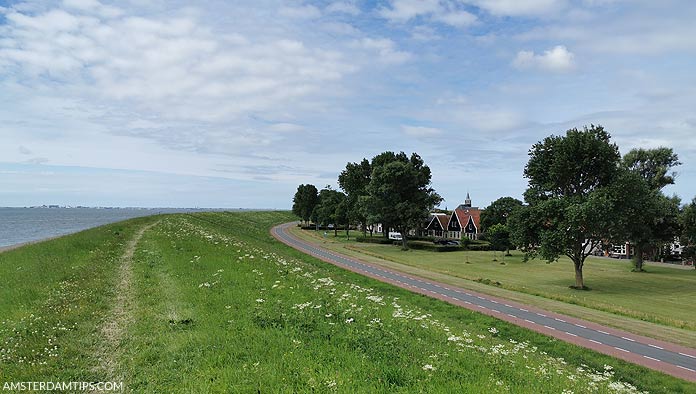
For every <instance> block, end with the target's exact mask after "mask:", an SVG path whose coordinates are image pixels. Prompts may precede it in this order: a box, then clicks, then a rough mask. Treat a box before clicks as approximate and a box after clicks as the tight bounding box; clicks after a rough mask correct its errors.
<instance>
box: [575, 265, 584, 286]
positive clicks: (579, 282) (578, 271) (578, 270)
mask: <svg viewBox="0 0 696 394" xmlns="http://www.w3.org/2000/svg"><path fill="white" fill-rule="evenodd" d="M574 264H575V288H576V289H578V290H582V289H584V288H585V281H584V280H583V279H582V263H580V264H578V263H574Z"/></svg>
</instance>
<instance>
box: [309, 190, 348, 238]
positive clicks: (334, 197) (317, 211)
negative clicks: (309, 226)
mask: <svg viewBox="0 0 696 394" xmlns="http://www.w3.org/2000/svg"><path fill="white" fill-rule="evenodd" d="M345 198H346V195H345V194H343V193H341V192H340V191H338V190H333V189H332V188H331V186H328V185H327V186H326V187H325V188H324V189H321V191H320V192H319V204H317V206H316V207H315V208H314V213H313V216H314V218H315V220H316V221H317V223H319V224H321V225H323V226H326V225H329V224H333V226H334V237H336V236H338V225H339V224H345V223H344V222H345V215H343V214H342V210H343V208H344V200H345Z"/></svg>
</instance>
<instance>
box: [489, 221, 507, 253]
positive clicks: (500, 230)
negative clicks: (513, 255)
mask: <svg viewBox="0 0 696 394" xmlns="http://www.w3.org/2000/svg"><path fill="white" fill-rule="evenodd" d="M486 236H487V237H488V241H489V242H490V243H491V248H492V249H493V250H499V251H505V254H506V255H508V256H509V255H510V248H511V247H512V242H511V241H510V230H509V229H508V226H507V225H505V224H502V223H496V224H494V225H493V226H491V227H490V228H489V229H488V231H487V232H486Z"/></svg>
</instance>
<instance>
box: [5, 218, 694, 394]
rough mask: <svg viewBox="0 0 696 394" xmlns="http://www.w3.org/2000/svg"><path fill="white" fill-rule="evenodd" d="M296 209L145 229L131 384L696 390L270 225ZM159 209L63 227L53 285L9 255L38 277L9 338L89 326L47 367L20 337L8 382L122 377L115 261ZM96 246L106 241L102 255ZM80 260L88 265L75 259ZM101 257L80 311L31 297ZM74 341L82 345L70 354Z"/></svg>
mask: <svg viewBox="0 0 696 394" xmlns="http://www.w3.org/2000/svg"><path fill="white" fill-rule="evenodd" d="M292 219H293V218H292V216H291V215H290V214H289V213H286V212H253V213H201V214H195V215H169V216H164V217H160V218H159V223H158V224H157V225H156V226H155V227H153V228H151V229H150V230H149V231H147V232H145V234H144V236H143V238H142V239H141V242H140V243H139V245H138V247H137V249H136V252H135V256H134V260H133V264H132V270H133V272H132V273H133V276H132V283H131V286H130V289H131V291H132V292H133V294H131V296H132V297H131V299H132V300H133V303H132V305H129V308H128V313H129V319H128V324H127V325H126V326H125V329H126V331H125V333H124V335H123V336H122V341H121V343H120V344H119V346H118V348H117V350H116V352H115V353H114V357H115V359H116V361H117V363H116V371H115V374H116V376H120V377H122V379H123V382H124V384H125V387H126V391H127V392H133V393H161V392H168V393H192V392H206V393H227V392H242V393H246V392H254V393H257V392H261V393H266V392H273V393H276V392H287V393H295V392H344V393H363V392H364V393H374V392H385V393H387V392H389V393H391V392H432V393H441V392H451V393H481V392H486V393H489V392H490V393H510V392H513V393H570V392H573V393H585V392H597V393H618V392H637V391H639V390H642V391H649V392H652V393H662V392H665V393H680V392H681V393H696V385H694V384H692V383H689V382H685V381H683V380H680V379H676V378H673V377H670V376H667V375H664V374H662V373H659V372H655V371H652V370H648V369H645V368H642V367H638V366H635V365H632V364H629V363H626V362H623V361H621V360H617V359H614V358H612V357H609V356H605V355H602V354H598V353H596V352H592V351H589V350H587V349H583V348H580V347H577V346H574V345H570V344H567V343H564V342H561V341H558V340H555V339H553V338H549V337H546V336H543V335H541V334H537V333H535V332H532V331H529V330H526V329H523V328H520V327H517V326H514V325H511V324H508V323H505V322H502V321H499V320H497V319H494V318H491V317H488V316H485V315H481V314H478V313H474V312H471V311H468V310H466V309H464V308H460V307H456V306H453V305H450V304H447V303H445V302H442V301H439V300H435V299H432V298H429V297H424V296H421V295H417V294H413V293H410V292H408V291H406V290H404V289H400V288H397V287H395V286H391V285H388V284H385V283H381V282H378V281H375V280H372V279H370V278H366V277H363V276H361V275H358V274H355V273H352V272H349V271H345V270H342V269H340V268H338V267H335V266H332V265H329V264H326V263H324V262H322V261H319V260H317V259H315V258H312V257H310V256H307V255H305V254H303V253H300V252H298V251H295V250H293V249H291V248H289V247H287V246H285V245H283V244H281V243H279V242H277V241H275V240H274V239H273V238H272V237H271V236H270V235H269V233H268V231H269V229H270V227H272V226H273V225H274V224H278V223H282V222H287V221H290V220H292ZM149 220H153V219H142V221H140V222H136V221H128V222H124V223H121V224H119V226H117V227H111V228H110V227H105V228H100V229H96V230H90V231H93V233H91V235H92V236H86V237H84V236H83V237H82V240H83V241H82V243H80V242H74V240H73V241H69V240H70V239H72V238H80V237H81V235H77V236H71V237H66V238H65V239H60V240H56V241H61V242H69V245H72V246H66V247H65V248H64V250H63V251H62V252H61V253H59V257H57V258H55V259H53V260H52V262H53V264H52V265H51V269H50V270H46V269H45V264H41V263H37V264H36V268H37V269H36V272H38V271H40V268H41V267H44V270H45V271H55V273H50V274H46V275H50V278H49V277H46V278H44V281H43V282H42V283H41V285H40V286H39V285H38V284H37V283H36V282H30V281H27V277H26V276H24V273H21V272H20V271H18V270H17V268H18V267H24V266H26V262H27V260H26V259H25V260H21V259H18V258H17V257H16V255H2V256H0V258H2V260H0V262H1V264H0V270H2V271H0V272H1V273H3V274H5V275H4V276H3V277H4V278H10V279H9V281H6V282H5V283H10V284H11V286H13V287H16V288H17V289H20V288H22V287H24V288H26V290H25V293H26V294H25V296H23V297H24V303H17V301H16V300H15V301H7V302H5V301H3V303H2V304H0V305H2V308H3V309H2V310H0V311H2V312H4V313H7V314H8V315H10V316H12V318H7V319H5V320H4V321H3V322H2V331H0V332H1V333H2V334H1V335H0V344H1V343H5V342H6V341H7V340H8V338H16V337H24V336H26V335H29V332H31V329H29V330H27V331H21V330H17V329H18V328H20V326H21V324H20V319H21V318H22V317H25V316H28V315H29V314H30V312H32V311H34V312H41V314H42V316H43V317H42V319H44V320H51V321H59V320H61V321H62V320H63V319H64V316H65V314H66V313H67V314H68V316H72V318H73V319H77V320H75V321H74V323H77V325H76V328H74V329H73V328H69V329H68V330H66V331H60V332H61V334H60V336H58V337H56V339H55V340H54V341H53V342H52V343H56V346H57V347H58V349H57V350H56V356H52V355H37V356H35V357H34V358H33V359H32V361H33V362H34V363H38V364H40V367H37V368H38V369H34V370H25V369H23V368H24V366H25V365H24V363H23V362H20V361H19V360H18V359H17V358H16V357H15V355H18V354H20V353H22V352H23V353H22V354H27V353H28V354H31V349H30V348H27V349H24V345H25V344H27V343H29V342H28V341H27V340H22V341H20V345H18V346H14V347H13V348H14V349H15V351H13V353H12V354H11V355H10V356H9V357H6V358H3V359H2V361H1V362H0V371H2V375H0V385H1V384H2V383H4V382H5V381H17V380H25V379H30V380H42V379H43V378H47V377H51V378H52V379H60V380H93V381H96V380H109V378H110V376H105V375H104V373H103V371H101V370H99V368H98V367H97V366H98V365H99V361H98V360H95V359H94V357H93V356H92V355H93V354H98V345H99V344H98V343H97V342H98V339H99V327H100V326H101V324H103V322H104V321H105V320H107V319H108V316H107V317H106V318H105V316H104V313H108V311H109V310H110V308H111V306H112V305H111V303H113V298H114V295H113V294H111V293H110V290H109V289H113V288H114V284H115V283H116V280H117V279H118V278H116V277H114V276H115V275H116V273H117V269H116V267H115V262H116V261H118V256H119V255H120V254H121V253H122V252H123V245H124V244H125V242H127V240H128V238H129V237H130V236H132V234H134V232H135V231H136V230H137V228H139V227H141V226H142V225H143V224H145V223H146V222H147V223H149V222H150V221H149ZM116 228H118V229H119V235H118V236H115V235H114V231H115V229H116ZM99 234H102V235H103V238H101V239H100V238H99V237H98V235H99ZM112 238H113V239H112ZM51 242H55V241H51ZM92 242H93V243H92ZM32 247H39V248H45V250H44V251H43V253H46V254H47V255H49V256H51V255H52V254H51V252H53V249H52V248H50V247H47V246H46V245H43V244H39V245H32ZM95 248H96V249H99V250H102V251H104V253H105V254H104V255H103V256H102V257H99V258H90V257H89V256H90V255H91V254H90V253H89V250H95ZM73 249H74V250H73ZM21 250H22V249H20V250H17V251H13V253H17V252H18V251H21ZM107 250H108V251H109V252H108V253H106V252H105V251H107ZM92 254H94V253H92ZM79 255H84V256H85V257H84V259H82V260H79V259H78V258H77V257H78V256H79ZM78 260H79V261H83V263H82V264H81V265H80V267H81V268H79V269H76V268H72V266H74V265H75V264H76V261H78ZM92 266H95V267H92ZM88 270H92V272H91V273H90V274H81V273H79V274H77V275H80V276H79V277H78V278H79V279H80V280H81V282H80V286H75V287H70V286H68V287H67V288H66V290H65V292H66V294H67V295H68V296H70V297H77V295H79V294H83V293H84V294H89V296H85V302H83V303H82V304H80V303H72V302H68V303H67V304H69V305H83V306H81V307H80V308H72V307H71V308H68V309H70V311H67V312H66V308H63V309H61V310H53V309H45V310H43V309H41V308H40V307H32V306H31V305H39V306H40V305H42V302H43V301H42V300H44V298H45V296H44V295H43V294H42V290H41V289H43V288H49V289H50V288H54V287H59V286H60V283H61V281H62V280H63V279H64V278H65V277H66V275H65V272H68V273H70V275H75V273H74V271H88ZM70 275H68V276H70ZM96 277H101V278H96ZM26 282H28V283H26ZM32 288H34V291H35V293H32V294H31V295H28V294H29V293H30V292H28V291H29V290H30V289H32ZM11 293H13V290H11V289H10V290H6V291H5V293H3V295H5V294H11ZM70 299H71V300H72V299H73V298H70ZM74 299H79V297H77V298H74ZM86 300H95V301H94V305H91V304H89V303H88V302H87V301H86ZM78 310H79V311H80V312H75V311H78ZM71 314H74V315H71ZM66 321H67V320H66ZM16 331H19V332H20V333H19V334H16ZM80 335H82V337H81V336H80ZM13 340H14V339H13ZM0 346H2V345H0ZM70 348H72V349H75V351H74V353H71V354H66V353H65V352H64V349H70ZM3 349H4V348H3ZM3 351H4V350H3ZM44 360H48V361H49V362H48V363H47V364H42V362H43V361H44ZM66 371H68V372H66ZM634 386H635V387H634Z"/></svg>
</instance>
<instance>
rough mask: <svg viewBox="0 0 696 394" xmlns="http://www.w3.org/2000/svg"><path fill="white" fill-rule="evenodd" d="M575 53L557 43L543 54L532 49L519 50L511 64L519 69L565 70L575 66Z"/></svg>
mask: <svg viewBox="0 0 696 394" xmlns="http://www.w3.org/2000/svg"><path fill="white" fill-rule="evenodd" d="M574 58H575V55H574V54H573V53H572V52H570V51H568V49H567V48H566V47H565V46H563V45H557V46H555V47H553V48H551V49H549V50H546V51H544V53H543V54H536V53H534V52H533V51H520V52H518V53H517V56H516V57H515V60H513V62H512V64H513V65H514V66H515V67H517V68H519V69H533V68H536V69H542V70H546V71H553V72H565V71H569V70H572V69H573V68H574V67H575V62H574Z"/></svg>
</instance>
